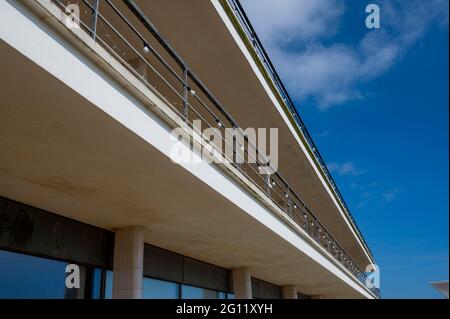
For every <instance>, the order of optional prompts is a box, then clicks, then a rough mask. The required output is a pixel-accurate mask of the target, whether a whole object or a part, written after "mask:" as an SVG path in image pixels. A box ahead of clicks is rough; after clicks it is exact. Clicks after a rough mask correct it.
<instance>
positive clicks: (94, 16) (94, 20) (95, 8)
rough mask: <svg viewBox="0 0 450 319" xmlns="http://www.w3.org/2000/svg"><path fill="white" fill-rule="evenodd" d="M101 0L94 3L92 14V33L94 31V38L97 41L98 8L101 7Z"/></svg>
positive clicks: (95, 0)
mask: <svg viewBox="0 0 450 319" xmlns="http://www.w3.org/2000/svg"><path fill="white" fill-rule="evenodd" d="M99 2H100V0H94V3H93V9H92V10H93V12H92V21H91V31H92V38H93V39H94V40H95V38H96V37H97V21H98V6H99Z"/></svg>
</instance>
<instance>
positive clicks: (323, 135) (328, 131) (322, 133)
mask: <svg viewBox="0 0 450 319" xmlns="http://www.w3.org/2000/svg"><path fill="white" fill-rule="evenodd" d="M330 133H331V131H330V130H326V131H322V132H320V133H318V134H317V136H316V137H318V138H321V137H326V136H328V135H330Z"/></svg>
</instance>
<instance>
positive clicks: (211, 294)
mask: <svg viewBox="0 0 450 319" xmlns="http://www.w3.org/2000/svg"><path fill="white" fill-rule="evenodd" d="M181 296H182V298H183V299H224V298H219V297H220V296H219V292H217V291H214V290H210V289H204V288H198V287H192V286H187V285H182V286H181Z"/></svg>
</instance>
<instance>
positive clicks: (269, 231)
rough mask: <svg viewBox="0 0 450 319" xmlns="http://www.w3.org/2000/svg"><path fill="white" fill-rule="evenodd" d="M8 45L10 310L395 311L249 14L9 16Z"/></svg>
mask: <svg viewBox="0 0 450 319" xmlns="http://www.w3.org/2000/svg"><path fill="white" fill-rule="evenodd" d="M0 35H1V39H2V41H1V46H0V55H1V60H0V61H1V70H2V77H1V81H2V85H1V90H2V91H1V96H2V102H1V105H0V106H1V107H0V119H1V125H0V146H1V148H2V153H1V154H0V298H169V299H170V298H172V299H173V298H183V299H191V298H195V299H201V298H208V299H232V298H239V299H251V298H258V299H266V298H272V299H277V298H286V299H307V298H371V299H372V298H379V297H380V294H379V291H378V290H377V289H375V288H372V287H371V286H370V285H368V284H367V283H368V281H369V280H368V277H367V274H366V272H365V271H366V268H367V267H368V266H369V268H370V265H373V264H375V262H374V259H373V256H372V254H371V252H370V250H369V248H368V246H367V244H366V242H365V240H364V238H363V236H362V234H361V232H360V231H359V229H358V227H357V225H356V223H355V221H354V220H353V218H352V217H351V214H350V212H349V210H348V207H347V206H346V204H345V201H344V199H343V198H342V196H341V195H340V193H339V190H338V188H337V186H336V184H335V183H334V181H333V179H332V177H331V175H330V173H329V172H328V170H327V168H326V166H325V163H324V161H323V159H322V158H321V156H320V154H319V152H318V150H317V148H316V147H315V145H314V142H313V140H312V139H311V137H310V135H309V133H308V131H307V129H306V127H305V125H304V123H303V122H302V120H301V118H300V116H299V114H298V112H297V109H296V108H295V106H294V105H293V103H292V101H291V99H290V97H289V94H288V93H287V91H286V89H285V87H284V85H283V83H282V82H281V80H280V78H279V76H278V75H277V72H276V70H275V68H274V67H273V65H272V63H271V62H270V59H269V57H268V55H267V54H266V52H265V50H264V48H263V46H262V44H261V43H260V41H259V39H258V37H257V35H256V33H255V31H254V30H253V28H252V26H251V23H250V22H249V20H248V18H247V16H246V15H245V12H244V10H243V9H242V7H241V6H240V4H239V2H238V1H237V0H195V1H182V0H171V1H166V0H157V1H144V0H135V1H132V0H120V1H119V0H116V1H112V0H76V1H73V0H72V1H66V0H5V1H2V2H1V4H0ZM305 81H307V79H305ZM208 128H210V129H214V132H215V133H216V136H215V137H214V138H212V137H211V136H210V135H209V136H208V133H206V132H207V131H205V130H204V129H208ZM247 128H255V130H256V131H257V132H258V133H259V131H258V130H257V129H260V128H265V129H267V130H269V128H276V129H277V130H276V132H277V134H276V137H277V139H276V140H274V141H275V142H277V148H276V153H277V154H276V155H277V157H276V158H275V157H273V156H272V155H273V154H268V152H267V150H265V149H266V148H267V149H269V145H268V144H269V143H268V142H267V143H266V142H263V143H259V142H260V140H259V138H260V136H258V143H253V140H252V139H251V138H248V136H245V135H244V136H241V135H242V134H241V133H242V132H243V131H244V130H245V129H247ZM227 129H234V131H233V132H235V133H236V132H238V133H236V135H233V136H231V139H228V138H227V134H229V132H230V131H227ZM241 129H242V131H241ZM174 130H175V131H177V132H178V136H174ZM180 132H181V133H182V134H180ZM245 132H247V131H245ZM182 137H183V138H182ZM184 137H187V138H184ZM217 140H219V141H220V143H216V142H217ZM272 144H273V142H272V140H271V141H270V146H273V145H272ZM271 150H272V149H271ZM271 153H272V152H271ZM174 156H175V157H176V156H179V158H181V160H179V161H174ZM224 159H225V160H224ZM269 170H270V173H269V172H268V171H269ZM68 265H75V266H76V268H77V269H78V270H77V271H76V272H74V273H73V274H76V275H77V278H78V279H79V285H77V287H71V286H70V285H68V284H67V280H68V277H70V275H73V274H72V273H71V272H70V271H68V268H67V266H68Z"/></svg>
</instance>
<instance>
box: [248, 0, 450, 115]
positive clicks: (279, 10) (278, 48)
mask: <svg viewBox="0 0 450 319" xmlns="http://www.w3.org/2000/svg"><path fill="white" fill-rule="evenodd" d="M242 4H243V5H244V7H245V9H246V11H247V12H248V14H249V16H250V18H251V20H252V22H253V23H254V25H255V28H256V30H257V32H258V34H260V36H261V38H262V39H263V44H264V45H265V46H266V48H267V49H268V51H269V53H270V56H271V58H272V60H273V61H274V62H275V64H276V66H277V69H278V70H279V71H280V73H281V75H282V77H283V79H285V80H286V82H287V84H288V86H289V89H290V92H292V93H293V95H295V96H296V97H297V98H300V99H303V100H305V99H312V100H313V101H314V102H316V104H317V107H318V108H319V109H321V110H325V109H327V108H329V107H331V106H333V105H338V104H342V103H344V102H347V101H349V100H357V99H362V98H364V96H365V92H364V90H363V89H362V85H363V84H365V83H367V82H368V81H370V80H373V79H374V78H377V77H379V76H380V75H382V74H384V73H386V72H387V71H388V70H389V69H390V68H391V67H392V66H393V65H394V64H395V63H396V62H397V61H398V60H399V59H400V58H401V57H402V55H403V54H404V53H405V52H406V51H407V50H408V48H409V47H410V46H411V45H413V44H414V43H415V42H416V41H417V40H418V39H420V38H421V37H422V36H423V34H424V33H425V32H426V30H427V28H428V27H429V25H430V24H431V23H432V22H433V21H438V23H439V24H442V25H448V0H426V1H423V0H408V1H401V0H389V1H386V0H382V1H379V5H380V7H381V29H378V30H367V32H366V33H365V35H364V36H363V37H362V38H361V39H359V41H356V44H352V45H349V44H344V43H336V42H335V43H331V44H326V45H325V44H323V43H324V41H323V40H325V39H330V36H331V35H333V34H334V33H335V32H337V31H338V29H339V24H340V21H341V20H342V19H343V18H344V14H345V7H344V5H343V2H342V1H338V0H314V1H311V0H278V1H273V0H244V1H242ZM346 18H350V17H346ZM361 28H365V25H364V21H361Z"/></svg>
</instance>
